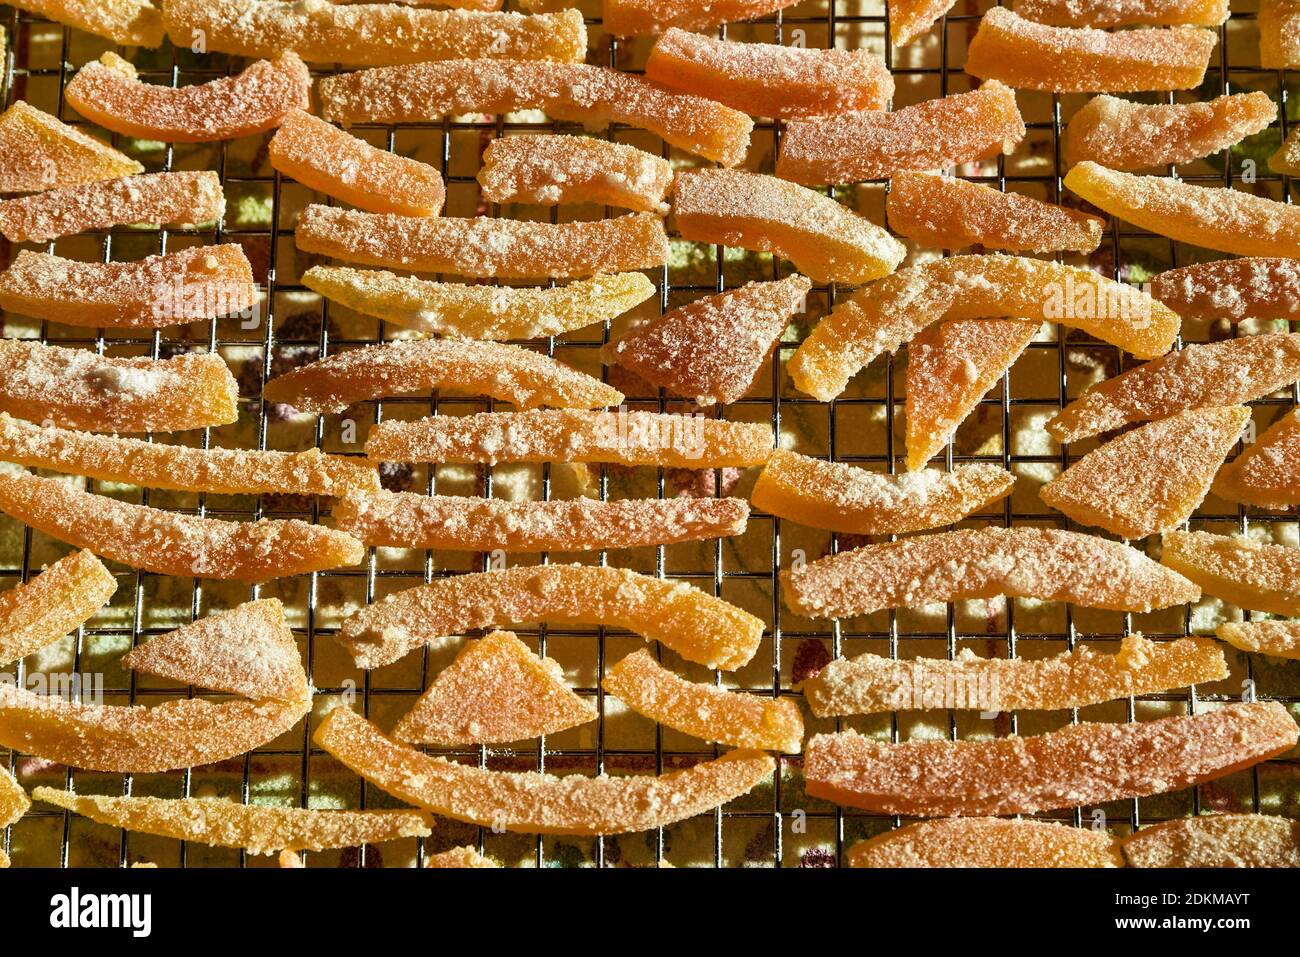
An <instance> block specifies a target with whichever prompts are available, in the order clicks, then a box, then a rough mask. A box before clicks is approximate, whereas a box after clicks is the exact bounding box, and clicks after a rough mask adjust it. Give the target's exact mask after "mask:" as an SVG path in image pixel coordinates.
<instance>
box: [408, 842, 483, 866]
mask: <svg viewBox="0 0 1300 957" xmlns="http://www.w3.org/2000/svg"><path fill="white" fill-rule="evenodd" d="M424 866H425V867H441V868H450V867H457V868H462V867H472V868H483V867H500V866H501V865H499V864H498V863H497V862H496V861H494V860H492V859H491V858H490V857H484V856H483V855H482V854H480V853H479V852H478V851H476V850H474V848H472V847H469V846H466V847H453V848H452V849H451V850H450V851H443V852H442V853H440V854H430V855H429V856H428V857H426V858H425V859H424Z"/></svg>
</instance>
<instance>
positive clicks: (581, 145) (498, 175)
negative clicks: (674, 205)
mask: <svg viewBox="0 0 1300 957" xmlns="http://www.w3.org/2000/svg"><path fill="white" fill-rule="evenodd" d="M478 181H479V185H480V186H481V187H482V188H483V195H484V197H486V198H487V199H488V200H490V201H491V202H494V203H533V204H536V205H538V206H555V205H557V204H562V203H597V204H600V205H604V206H621V207H623V208H624V209H633V210H638V211H640V212H647V213H666V212H668V204H667V203H666V202H664V197H665V196H666V195H667V193H668V189H669V187H671V186H672V184H673V168H672V165H671V164H670V163H669V162H668V161H667V160H666V159H663V158H662V157H659V156H655V155H654V154H652V153H647V152H646V151H645V150H639V149H637V148H636V147H635V146H625V145H623V144H622V143H611V142H609V141H608V140H602V139H596V138H595V137H592V136H558V135H540V136H532V135H530V136H505V137H502V138H501V139H495V140H492V142H490V143H488V145H487V149H485V150H484V151H483V167H482V169H480V170H479V174H478Z"/></svg>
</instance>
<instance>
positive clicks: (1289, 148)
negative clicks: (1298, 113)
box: [1268, 126, 1300, 176]
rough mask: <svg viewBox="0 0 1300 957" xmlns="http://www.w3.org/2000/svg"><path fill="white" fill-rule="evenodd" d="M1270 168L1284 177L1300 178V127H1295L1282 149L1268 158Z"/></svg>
mask: <svg viewBox="0 0 1300 957" xmlns="http://www.w3.org/2000/svg"><path fill="white" fill-rule="evenodd" d="M1268 168H1269V169H1271V170H1272V171H1273V172H1275V173H1281V174H1282V175H1283V176H1300V126H1293V127H1292V128H1291V132H1290V133H1288V134H1287V137H1286V141H1285V142H1284V143H1283V144H1282V146H1281V148H1280V149H1279V150H1278V151H1277V152H1276V153H1274V154H1273V155H1272V156H1270V157H1269V158H1268Z"/></svg>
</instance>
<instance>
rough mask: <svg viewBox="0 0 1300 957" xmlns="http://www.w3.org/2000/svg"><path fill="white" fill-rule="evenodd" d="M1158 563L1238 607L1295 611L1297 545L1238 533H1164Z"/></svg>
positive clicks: (1299, 566)
mask: <svg viewBox="0 0 1300 957" xmlns="http://www.w3.org/2000/svg"><path fill="white" fill-rule="evenodd" d="M1160 561H1162V562H1163V563H1164V564H1165V565H1167V566H1168V567H1169V568H1172V569H1173V570H1174V571H1176V572H1178V573H1179V574H1180V575H1185V576H1186V577H1188V578H1190V579H1191V580H1192V581H1194V582H1195V583H1196V584H1197V585H1199V586H1200V587H1201V588H1202V589H1203V590H1204V591H1205V593H1206V594H1207V595H1213V596H1214V597H1215V598H1221V599H1222V600H1223V601H1226V602H1229V603H1231V604H1233V605H1236V606H1237V607H1239V608H1249V609H1251V610H1253V611H1267V612H1270V613H1272V614H1275V615H1300V548H1292V547H1291V546H1289V545H1269V544H1265V543H1263V542H1258V541H1255V540H1254V539H1250V538H1246V537H1244V536H1238V535H1214V534H1211V533H1210V532H1166V533H1165V536H1164V542H1163V549H1162V551H1161V554H1160Z"/></svg>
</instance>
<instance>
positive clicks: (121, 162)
mask: <svg viewBox="0 0 1300 957" xmlns="http://www.w3.org/2000/svg"><path fill="white" fill-rule="evenodd" d="M143 172H144V167H143V166H141V165H140V164H139V163H137V162H136V161H135V160H133V159H131V158H130V157H129V156H126V155H124V154H122V153H119V152H118V151H117V150H115V149H113V148H112V147H111V146H109V145H108V144H107V143H104V142H102V141H100V140H97V139H95V138H94V137H93V136H87V135H86V134H85V133H82V132H81V131H80V130H78V129H76V128H75V127H71V126H68V125H67V124H66V123H63V122H60V121H59V120H58V119H57V118H56V117H53V116H50V114H48V113H45V112H43V111H41V110H38V109H36V107H34V106H31V105H29V104H28V103H25V102H23V101H22V100H18V101H17V102H16V103H14V105H13V106H11V107H9V109H7V110H5V111H4V112H3V113H0V193H19V192H28V191H32V190H43V189H52V188H54V187H57V186H73V185H76V184H77V183H92V182H95V181H96V180H101V179H116V178H117V177H119V176H130V175H132V174H134V173H143Z"/></svg>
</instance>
